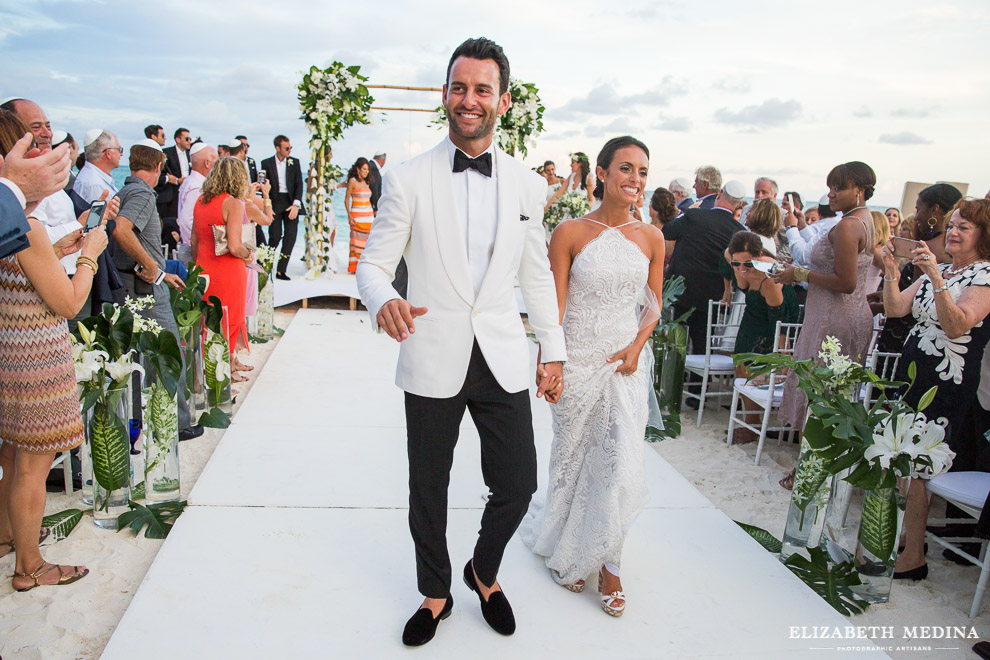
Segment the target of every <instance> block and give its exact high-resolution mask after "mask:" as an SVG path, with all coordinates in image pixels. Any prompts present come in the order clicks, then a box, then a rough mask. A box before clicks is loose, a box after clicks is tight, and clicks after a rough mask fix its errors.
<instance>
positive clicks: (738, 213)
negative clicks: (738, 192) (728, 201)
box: [732, 202, 749, 224]
mask: <svg viewBox="0 0 990 660" xmlns="http://www.w3.org/2000/svg"><path fill="white" fill-rule="evenodd" d="M748 206H749V202H743V203H742V204H740V205H739V206H738V207H737V208H736V210H735V211H733V212H732V219H733V220H735V221H736V222H738V223H739V224H743V222H742V220H743V209H745V208H747V207H748Z"/></svg>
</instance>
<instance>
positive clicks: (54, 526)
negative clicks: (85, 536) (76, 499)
mask: <svg viewBox="0 0 990 660" xmlns="http://www.w3.org/2000/svg"><path fill="white" fill-rule="evenodd" d="M82 517H83V512H82V510H81V509H66V510H65V511H59V512H58V513H53V514H51V515H48V516H45V517H44V518H42V519H41V528H42V529H45V528H48V529H50V530H51V532H52V538H53V539H55V540H56V541H61V540H62V539H64V538H66V537H67V536H68V535H69V534H71V533H72V530H73V529H75V528H76V525H78V524H79V521H80V520H82Z"/></svg>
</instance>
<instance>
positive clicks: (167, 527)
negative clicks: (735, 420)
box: [117, 500, 186, 539]
mask: <svg viewBox="0 0 990 660" xmlns="http://www.w3.org/2000/svg"><path fill="white" fill-rule="evenodd" d="M127 505H128V506H129V507H130V508H131V510H130V511H127V512H126V513H122V514H120V515H119V516H117V529H118V530H122V529H124V528H126V527H130V528H131V529H132V530H134V534H135V535H137V534H139V533H140V532H141V529H142V528H143V527H144V526H145V525H147V526H148V528H147V529H146V530H145V531H144V537H145V538H146V539H163V538H165V537H166V536H168V533H169V532H170V531H171V530H172V525H173V524H175V519H176V518H178V517H179V515H180V514H181V513H182V511H183V509H185V508H186V503H185V502H161V503H158V504H149V505H148V506H143V505H141V504H138V503H137V502H135V501H133V500H131V501H130V502H128V503H127Z"/></svg>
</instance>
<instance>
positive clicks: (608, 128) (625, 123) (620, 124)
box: [584, 117, 639, 137]
mask: <svg viewBox="0 0 990 660" xmlns="http://www.w3.org/2000/svg"><path fill="white" fill-rule="evenodd" d="M638 132H639V129H637V128H636V127H635V126H633V125H632V124H631V123H629V120H628V119H626V118H625V117H619V118H617V119H613V120H612V121H611V122H610V123H608V124H606V125H604V126H588V127H587V128H585V129H584V134H585V135H587V136H588V137H603V136H605V135H614V134H616V133H638Z"/></svg>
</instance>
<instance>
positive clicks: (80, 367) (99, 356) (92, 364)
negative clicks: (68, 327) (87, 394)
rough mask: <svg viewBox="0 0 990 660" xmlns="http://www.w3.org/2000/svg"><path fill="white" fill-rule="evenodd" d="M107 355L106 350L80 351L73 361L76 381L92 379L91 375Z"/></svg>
mask: <svg viewBox="0 0 990 660" xmlns="http://www.w3.org/2000/svg"><path fill="white" fill-rule="evenodd" d="M79 327H80V328H81V327H82V324H81V323H80V324H79ZM109 357H110V356H109V355H107V352H106V351H82V352H81V353H80V354H79V359H78V360H77V361H76V363H75V367H76V382H77V383H81V382H84V381H87V380H92V379H93V376H95V375H96V374H98V373H99V371H100V369H101V368H102V367H103V364H104V362H105V361H106V360H107V359H108V358H109Z"/></svg>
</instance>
